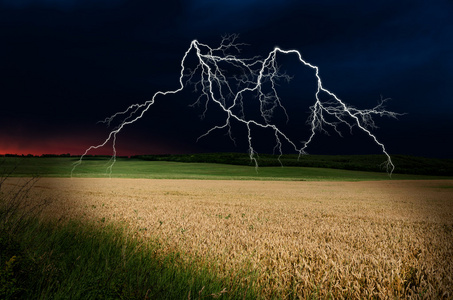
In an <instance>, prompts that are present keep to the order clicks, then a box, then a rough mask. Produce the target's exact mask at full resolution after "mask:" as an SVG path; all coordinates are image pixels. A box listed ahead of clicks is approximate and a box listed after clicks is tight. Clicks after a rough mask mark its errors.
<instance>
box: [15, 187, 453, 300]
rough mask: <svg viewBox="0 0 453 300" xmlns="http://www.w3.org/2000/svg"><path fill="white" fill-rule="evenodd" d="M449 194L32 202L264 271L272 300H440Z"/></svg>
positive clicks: (234, 190) (93, 193) (270, 191)
mask: <svg viewBox="0 0 453 300" xmlns="http://www.w3.org/2000/svg"><path fill="white" fill-rule="evenodd" d="M14 180H17V181H20V180H21V179H11V180H10V181H9V183H10V184H12V183H13V182H14ZM452 186H453V181H451V180H444V181H391V180H389V181H379V182H378V181H375V182H365V181H363V182H283V181H280V182H273V181H200V180H149V179H102V178H97V179H90V178H72V179H69V178H42V179H41V180H40V181H39V182H38V183H37V184H36V186H35V188H34V193H36V194H38V195H39V197H41V198H42V197H51V198H52V199H54V202H53V204H52V205H51V206H49V207H48V208H47V210H46V212H45V213H46V214H47V216H51V217H53V218H64V219H65V218H71V217H74V218H87V219H94V220H96V221H98V222H99V224H100V226H101V225H102V224H103V223H107V222H110V221H112V222H118V224H126V225H128V227H129V228H130V230H132V231H133V232H134V235H135V236H136V237H137V238H142V239H150V240H156V239H157V240H158V241H159V242H160V244H161V248H160V249H161V250H160V251H162V252H163V253H167V252H171V251H176V250H178V251H182V252H183V253H185V254H186V257H187V258H188V259H189V258H190V260H191V261H194V260H195V261H200V262H203V261H205V260H208V259H211V258H213V259H214V261H216V262H217V265H213V266H212V267H213V268H214V269H215V270H216V272H217V273H218V274H219V276H231V274H234V273H235V272H241V274H244V279H243V280H244V283H247V282H248V280H249V278H247V275H246V274H248V273H247V272H244V270H249V271H256V272H257V274H258V281H257V283H258V284H259V286H260V288H261V289H262V291H263V297H265V298H270V297H281V298H299V297H300V298H308V297H319V298H326V297H334V298H371V297H374V298H395V297H396V298H411V297H413V298H430V299H431V298H452V297H453V292H452V291H453V279H452V274H453V190H452V189H451V188H450V187H452ZM250 274H252V272H250Z"/></svg>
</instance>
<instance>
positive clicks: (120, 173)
mask: <svg viewBox="0 0 453 300" xmlns="http://www.w3.org/2000/svg"><path fill="white" fill-rule="evenodd" d="M77 160H78V159H77V158H75V157H44V158H43V157H30V158H29V157H24V158H15V157H5V158H3V167H4V168H5V169H8V168H9V169H11V168H16V169H15V171H14V174H13V175H14V176H22V177H28V176H34V175H39V176H43V177H70V176H71V169H72V167H73V164H74V163H75V162H77ZM109 163H110V160H109V158H104V157H87V158H85V159H84V161H83V162H82V164H81V165H79V166H77V168H76V169H75V171H74V173H73V176H74V177H108V176H111V177H114V178H155V179H222V180H231V179H236V180H238V179H239V180H299V181H319V180H328V181H362V180H388V179H389V176H388V174H387V173H385V172H366V171H354V170H342V169H334V168H318V167H300V166H297V167H285V166H284V167H281V166H278V167H276V166H269V167H259V168H258V169H255V167H254V166H247V165H228V164H218V163H198V162H176V161H149V160H142V159H134V158H118V159H117V161H116V163H115V165H114V166H113V169H112V173H111V174H109V173H108V170H107V167H108V165H109ZM449 178H452V177H451V176H431V175H413V174H393V175H392V179H397V180H409V179H449Z"/></svg>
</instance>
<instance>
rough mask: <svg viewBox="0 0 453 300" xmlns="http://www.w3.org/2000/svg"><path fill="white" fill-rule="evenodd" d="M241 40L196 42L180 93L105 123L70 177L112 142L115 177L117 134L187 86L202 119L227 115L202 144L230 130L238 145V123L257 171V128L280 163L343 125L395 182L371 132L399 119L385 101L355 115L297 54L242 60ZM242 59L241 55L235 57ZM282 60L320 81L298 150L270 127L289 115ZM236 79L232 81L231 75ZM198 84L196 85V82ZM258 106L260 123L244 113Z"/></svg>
mask: <svg viewBox="0 0 453 300" xmlns="http://www.w3.org/2000/svg"><path fill="white" fill-rule="evenodd" d="M237 38H238V36H237V35H230V36H225V37H223V38H222V41H221V43H220V45H219V46H218V47H217V48H212V47H210V46H208V45H206V44H203V43H200V42H199V41H197V40H193V41H192V42H191V43H190V47H189V48H188V49H187V51H186V52H185V54H184V56H183V58H182V60H181V71H180V76H179V87H178V88H177V89H175V90H170V91H165V92H163V91H158V92H156V93H155V94H154V95H153V97H152V98H151V99H150V100H148V101H146V102H144V103H141V104H132V105H130V106H129V107H128V108H127V109H125V110H124V111H121V112H117V113H115V114H113V115H112V116H110V117H108V118H106V119H104V120H103V121H101V122H102V123H106V124H107V125H109V126H110V125H111V124H112V123H113V122H117V123H118V125H117V126H116V127H115V128H114V129H113V130H111V131H110V133H109V135H108V136H107V138H106V139H105V140H104V141H103V142H102V143H100V144H98V145H95V146H90V147H89V148H88V149H86V150H85V152H84V153H83V154H82V155H81V156H80V159H79V160H78V161H77V162H75V163H74V166H73V168H72V170H71V176H72V174H73V172H74V170H75V168H76V167H77V166H78V165H80V164H81V163H82V161H83V158H84V157H85V156H86V155H87V154H88V153H89V152H90V151H91V150H94V149H99V148H102V147H104V146H105V145H106V144H108V143H109V142H111V143H112V152H113V153H112V156H111V159H110V162H109V164H108V167H107V171H108V172H109V173H110V175H111V173H112V168H113V165H114V164H115V162H116V148H115V147H116V140H117V134H118V133H119V132H121V130H122V129H123V128H124V127H125V126H128V125H130V124H133V123H134V122H136V121H137V120H139V119H140V118H142V117H143V116H144V114H145V113H146V112H147V111H148V110H149V109H150V107H151V106H152V105H153V104H154V103H155V101H156V99H157V98H158V97H161V96H166V95H169V94H177V93H179V92H181V91H182V90H183V89H185V88H186V87H187V86H193V88H194V91H195V92H197V93H199V94H200V95H199V97H198V98H197V100H196V101H195V102H194V103H192V104H191V106H195V105H198V106H200V105H203V106H204V111H203V114H202V116H205V114H206V113H207V111H208V104H209V103H214V104H215V105H216V106H217V107H219V108H220V110H221V111H223V112H224V114H225V119H224V121H223V123H221V124H219V125H216V126H214V127H212V128H210V129H209V130H208V131H206V132H205V133H204V134H202V135H201V136H200V137H199V138H198V139H200V138H203V137H205V136H207V135H209V134H211V133H212V132H213V131H216V130H222V129H223V130H225V129H226V130H227V132H228V135H229V137H230V139H231V140H232V141H233V142H234V138H233V136H232V132H231V122H232V121H236V122H239V123H241V124H243V125H245V127H246V130H247V138H248V153H249V157H250V160H251V161H252V162H254V164H255V167H256V168H257V167H258V161H257V159H256V154H257V153H256V151H255V150H254V148H253V139H252V137H253V130H254V128H263V129H266V130H268V131H270V132H272V133H273V135H274V138H275V147H274V151H277V152H278V153H279V158H280V156H281V155H282V154H283V150H282V147H283V143H286V144H288V145H289V146H290V147H292V148H293V149H294V151H295V152H296V153H298V154H299V157H300V156H302V155H305V154H307V152H306V149H307V147H308V146H309V144H310V143H311V142H312V140H313V138H314V136H315V135H316V132H325V133H327V129H326V128H330V129H333V130H334V131H335V132H336V133H338V134H339V135H340V136H341V132H340V130H339V128H338V127H339V125H341V124H343V125H346V126H347V127H349V130H350V131H351V132H352V130H353V128H354V127H357V128H358V129H359V130H362V131H363V132H365V133H366V134H367V135H368V136H369V137H370V138H371V139H372V140H373V141H374V142H375V143H376V145H377V146H378V147H380V148H381V150H382V153H383V154H385V156H386V157H387V160H386V161H385V162H384V163H383V167H384V168H385V169H386V171H387V173H388V174H389V175H390V176H391V174H392V172H393V171H394V169H395V166H394V165H393V163H392V159H391V157H390V155H389V154H388V153H387V150H386V148H385V146H384V144H383V143H381V142H380V141H379V140H378V139H377V137H376V136H375V135H374V134H373V133H372V132H371V130H372V129H374V128H376V125H375V122H374V119H373V117H374V116H375V115H378V116H381V117H382V116H387V117H392V118H396V117H397V116H398V115H399V114H398V113H395V112H391V111H388V110H386V109H385V107H384V103H385V102H386V100H387V99H381V101H380V102H379V104H378V105H377V106H375V107H373V108H371V109H357V108H354V107H352V106H348V105H346V103H344V102H343V101H342V100H341V99H340V98H339V97H338V96H337V95H335V94H334V93H333V92H331V91H329V90H328V89H326V88H324V86H323V84H322V80H321V77H320V75H319V68H318V67H317V66H314V65H312V64H310V63H309V62H307V61H306V60H304V59H303V58H302V55H301V53H300V52H299V51H297V50H283V49H281V48H279V47H275V48H274V50H272V51H271V52H270V53H269V54H268V55H267V57H265V58H264V59H262V58H260V57H252V58H239V57H238V54H239V53H240V48H241V46H243V45H245V44H242V43H237V42H236V40H237ZM192 53H193V54H194V55H195V61H197V64H196V65H195V68H192V69H191V68H189V67H186V63H187V61H188V60H189V55H192ZM232 53H238V54H236V55H235V54H232ZM279 55H294V56H296V57H297V59H298V61H299V62H300V63H301V64H302V65H303V66H305V67H308V68H310V69H312V70H313V71H314V74H315V77H316V80H317V90H316V93H315V103H314V104H313V105H312V106H310V116H309V118H308V120H307V124H309V126H310V130H311V133H310V136H309V138H308V139H307V140H306V141H302V142H300V144H298V143H296V142H294V141H293V140H291V139H290V138H289V137H288V136H287V135H286V134H285V133H284V132H283V131H282V130H281V129H280V128H279V127H278V126H277V125H275V124H274V123H272V117H273V116H274V113H275V111H276V110H280V111H281V112H283V113H284V114H285V115H286V118H287V120H288V119H289V117H288V114H287V111H286V109H285V107H284V106H283V104H282V101H281V98H280V97H279V95H278V93H277V88H276V86H277V82H278V81H279V80H287V81H289V80H290V79H291V78H290V77H289V76H288V75H285V74H281V73H280V71H279V66H278V64H277V57H278V56H279ZM229 74H234V75H229ZM195 79H197V80H195ZM321 95H325V96H327V97H328V98H329V100H327V101H326V100H321ZM250 96H252V99H257V100H258V105H259V110H260V111H259V116H260V117H259V118H249V117H248V116H247V115H246V113H245V110H244V105H245V104H244V101H245V99H246V98H247V99H248V97H250ZM332 119H333V121H332Z"/></svg>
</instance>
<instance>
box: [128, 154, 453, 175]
mask: <svg viewBox="0 0 453 300" xmlns="http://www.w3.org/2000/svg"><path fill="white" fill-rule="evenodd" d="M131 158H132V159H142V160H149V161H175V162H194V163H195V162H197V163H220V164H232V165H249V166H253V165H254V162H253V161H251V160H250V157H249V156H248V154H245V153H199V154H181V155H136V156H131ZM256 159H257V161H258V165H259V166H260V167H275V166H284V167H313V168H332V169H344V170H356V171H371V172H386V169H385V167H384V165H383V162H385V161H386V157H385V156H384V155H303V156H301V157H299V156H298V155H297V154H288V155H282V156H280V158H279V156H278V155H271V154H260V155H257V156H256ZM392 161H393V164H394V165H395V171H394V172H395V173H399V174H416V175H439V176H453V159H436V158H424V157H415V156H409V155H392Z"/></svg>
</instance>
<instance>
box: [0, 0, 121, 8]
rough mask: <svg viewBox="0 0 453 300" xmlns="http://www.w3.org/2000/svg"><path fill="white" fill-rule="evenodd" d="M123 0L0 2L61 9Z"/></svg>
mask: <svg viewBox="0 0 453 300" xmlns="http://www.w3.org/2000/svg"><path fill="white" fill-rule="evenodd" d="M120 2H123V0H91V1H88V0H0V4H1V5H3V6H6V7H11V8H17V9H20V8H28V7H52V8H57V9H62V10H71V9H74V8H78V7H80V6H84V5H91V6H93V5H94V6H99V5H100V6H113V5H116V4H118V3H120Z"/></svg>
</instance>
